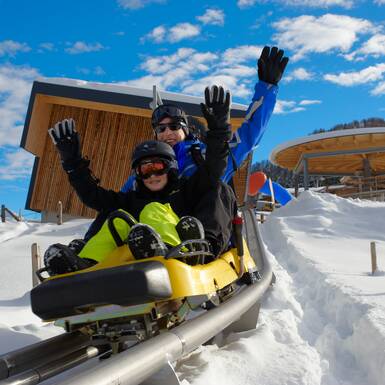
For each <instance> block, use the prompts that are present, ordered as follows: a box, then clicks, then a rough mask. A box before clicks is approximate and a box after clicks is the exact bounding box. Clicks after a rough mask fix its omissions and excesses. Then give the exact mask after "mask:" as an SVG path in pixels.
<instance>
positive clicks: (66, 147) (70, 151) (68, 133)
mask: <svg viewBox="0 0 385 385" xmlns="http://www.w3.org/2000/svg"><path fill="white" fill-rule="evenodd" d="M48 134H49V136H50V137H51V139H52V142H53V143H54V145H55V146H56V148H57V150H58V151H59V154H60V159H61V162H62V164H63V167H64V168H65V169H66V166H69V165H75V164H77V163H79V161H81V160H82V154H81V152H80V140H79V135H78V133H77V132H76V130H75V121H74V120H73V119H72V118H70V119H64V120H62V121H61V122H58V123H56V124H55V126H54V127H53V128H50V129H49V130H48Z"/></svg>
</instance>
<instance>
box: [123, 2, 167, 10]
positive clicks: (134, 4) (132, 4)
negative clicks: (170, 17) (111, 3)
mask: <svg viewBox="0 0 385 385" xmlns="http://www.w3.org/2000/svg"><path fill="white" fill-rule="evenodd" d="M165 2H166V0H118V4H119V5H120V6H121V7H122V8H124V9H139V8H143V7H145V6H147V5H150V4H152V3H159V4H163V3H165Z"/></svg>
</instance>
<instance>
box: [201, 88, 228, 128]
mask: <svg viewBox="0 0 385 385" xmlns="http://www.w3.org/2000/svg"><path fill="white" fill-rule="evenodd" d="M230 108H231V94H230V91H226V92H225V90H224V89H223V87H221V86H220V87H218V86H212V87H211V89H210V88H209V87H206V89H205V103H201V109H202V114H203V116H204V117H205V119H206V121H207V126H208V129H209V130H224V129H227V128H228V127H227V126H229V125H230Z"/></svg>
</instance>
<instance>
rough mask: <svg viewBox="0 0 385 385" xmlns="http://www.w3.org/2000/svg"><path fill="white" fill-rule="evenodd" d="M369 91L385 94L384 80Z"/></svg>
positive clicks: (375, 93) (374, 93) (373, 93)
mask: <svg viewBox="0 0 385 385" xmlns="http://www.w3.org/2000/svg"><path fill="white" fill-rule="evenodd" d="M384 3H385V2H384ZM370 93H371V94H372V95H385V81H383V82H380V83H378V85H377V86H376V87H375V88H374V89H373V90H372V91H371V92H370Z"/></svg>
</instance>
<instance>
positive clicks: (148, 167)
mask: <svg viewBox="0 0 385 385" xmlns="http://www.w3.org/2000/svg"><path fill="white" fill-rule="evenodd" d="M169 168H170V167H169V164H168V163H167V162H166V161H164V160H163V159H149V160H144V161H142V162H140V163H139V164H138V166H136V169H135V172H136V175H137V176H138V177H139V178H140V179H148V178H149V177H150V176H151V175H157V176H159V175H163V174H167V172H168V171H169Z"/></svg>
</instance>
